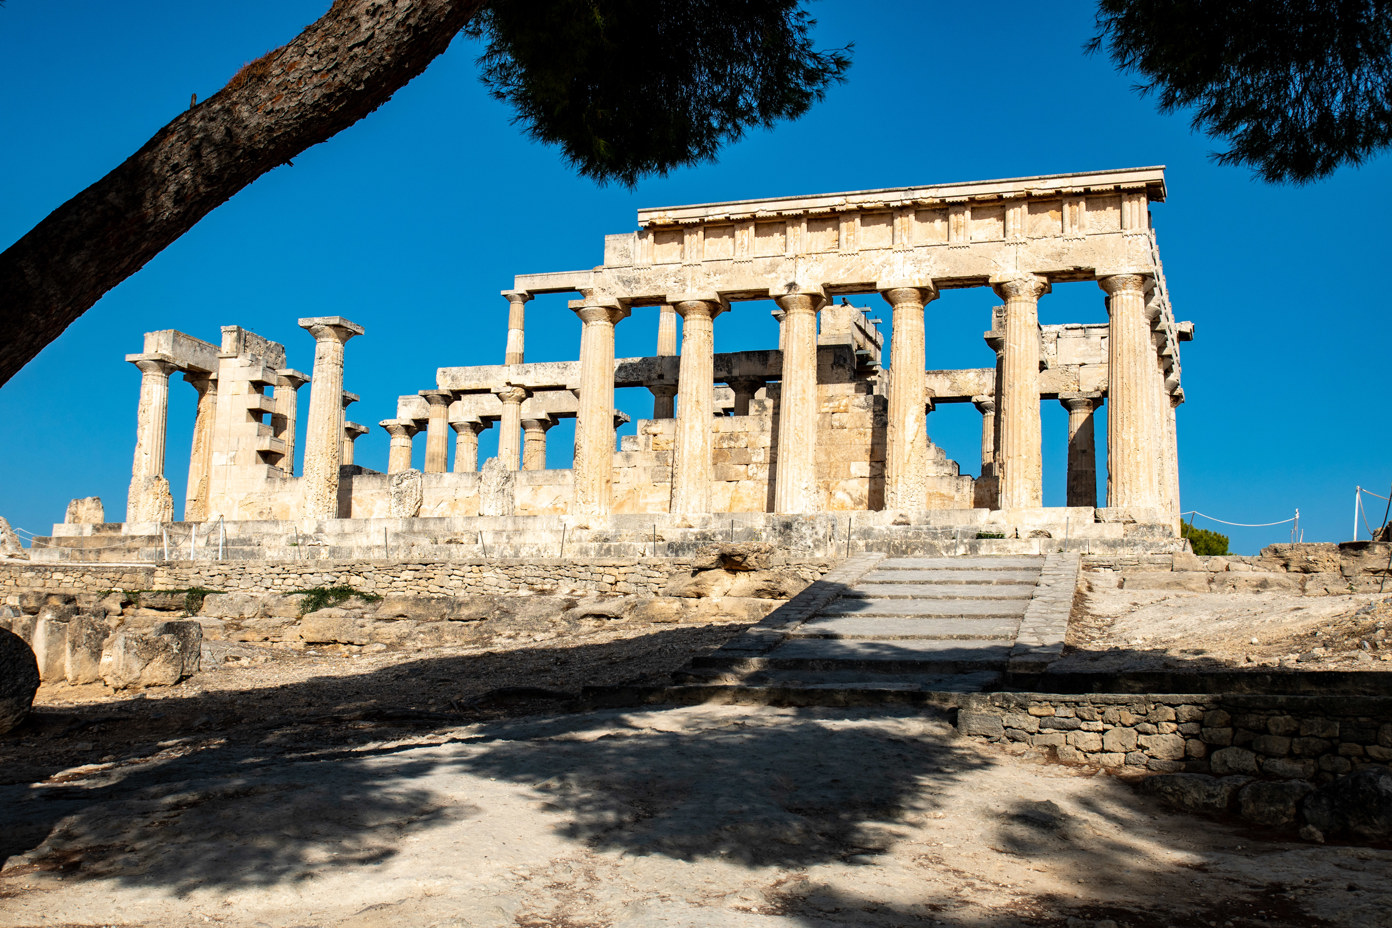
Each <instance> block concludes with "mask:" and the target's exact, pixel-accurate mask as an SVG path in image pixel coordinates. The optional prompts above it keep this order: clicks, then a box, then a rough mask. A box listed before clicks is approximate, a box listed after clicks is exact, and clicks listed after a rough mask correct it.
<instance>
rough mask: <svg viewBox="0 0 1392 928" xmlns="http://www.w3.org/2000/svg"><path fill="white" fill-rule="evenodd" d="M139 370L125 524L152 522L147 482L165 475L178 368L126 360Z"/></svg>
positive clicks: (139, 358) (161, 362)
mask: <svg viewBox="0 0 1392 928" xmlns="http://www.w3.org/2000/svg"><path fill="white" fill-rule="evenodd" d="M126 360H127V361H130V362H131V363H132V364H134V365H135V366H136V367H137V368H139V369H140V406H139V408H138V409H137V410H136V416H135V460H134V461H133V462H132V463H131V488H130V493H129V494H127V497H126V521H127V522H146V521H151V519H150V517H151V516H152V515H154V507H153V506H152V505H151V500H150V499H149V498H148V497H149V496H150V494H151V489H150V481H151V479H152V478H155V477H163V476H164V436H165V429H166V426H167V425H168V420H169V375H170V374H171V373H173V372H174V371H175V370H177V368H176V367H175V366H174V362H173V361H171V360H168V359H165V358H157V357H151V356H147V355H129V356H127V357H126Z"/></svg>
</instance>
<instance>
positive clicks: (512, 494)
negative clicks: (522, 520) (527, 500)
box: [479, 458, 517, 516]
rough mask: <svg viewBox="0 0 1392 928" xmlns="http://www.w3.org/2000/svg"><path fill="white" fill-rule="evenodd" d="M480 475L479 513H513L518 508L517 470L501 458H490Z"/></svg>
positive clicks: (489, 514) (503, 514)
mask: <svg viewBox="0 0 1392 928" xmlns="http://www.w3.org/2000/svg"><path fill="white" fill-rule="evenodd" d="M479 476H480V480H479V515H481V516H510V515H512V514H513V512H514V511H515V510H516V508H517V472H516V471H515V470H513V469H510V468H508V466H507V465H506V464H505V463H504V462H503V461H501V460H500V459H498V458H489V459H488V460H487V461H485V462H484V463H483V468H482V471H481V473H480V475H479Z"/></svg>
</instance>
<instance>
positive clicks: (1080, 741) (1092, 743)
mask: <svg viewBox="0 0 1392 928" xmlns="http://www.w3.org/2000/svg"><path fill="white" fill-rule="evenodd" d="M1067 741H1068V743H1069V744H1070V745H1072V746H1073V747H1075V748H1077V749H1078V750H1080V751H1084V752H1087V753H1089V754H1093V753H1097V752H1098V751H1101V750H1102V736H1101V735H1099V734H1097V733H1096V732H1091V731H1074V732H1069V733H1068V739H1067Z"/></svg>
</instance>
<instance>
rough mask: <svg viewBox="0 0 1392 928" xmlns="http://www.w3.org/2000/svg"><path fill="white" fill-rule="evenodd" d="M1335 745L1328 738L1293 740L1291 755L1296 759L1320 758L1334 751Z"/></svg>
mask: <svg viewBox="0 0 1392 928" xmlns="http://www.w3.org/2000/svg"><path fill="white" fill-rule="evenodd" d="M1333 747H1334V743H1333V742H1332V741H1329V740H1328V739H1326V738H1293V739H1291V753H1293V754H1294V755H1295V756H1296V757H1319V756H1320V755H1321V754H1325V753H1327V752H1329V751H1330V750H1332V749H1333Z"/></svg>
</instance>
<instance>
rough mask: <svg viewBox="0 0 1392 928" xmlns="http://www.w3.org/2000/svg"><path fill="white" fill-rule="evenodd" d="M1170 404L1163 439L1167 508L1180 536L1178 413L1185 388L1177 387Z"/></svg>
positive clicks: (1176, 532)
mask: <svg viewBox="0 0 1392 928" xmlns="http://www.w3.org/2000/svg"><path fill="white" fill-rule="evenodd" d="M1166 398H1167V399H1168V400H1169V402H1168V404H1167V405H1168V406H1169V410H1168V414H1167V415H1166V416H1165V434H1164V439H1163V444H1164V448H1163V458H1162V459H1163V461H1164V465H1165V466H1164V470H1163V476H1164V478H1165V489H1166V491H1167V492H1166V494H1165V508H1166V511H1167V512H1168V513H1169V516H1170V520H1171V524H1172V525H1173V527H1174V531H1175V534H1176V535H1177V534H1179V523H1180V515H1179V514H1180V512H1181V509H1180V499H1179V429H1178V422H1177V417H1176V413H1177V412H1178V410H1179V407H1180V405H1181V404H1182V403H1183V402H1184V388H1183V387H1176V388H1175V391H1174V392H1173V393H1171V394H1168V396H1167V397H1166Z"/></svg>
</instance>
